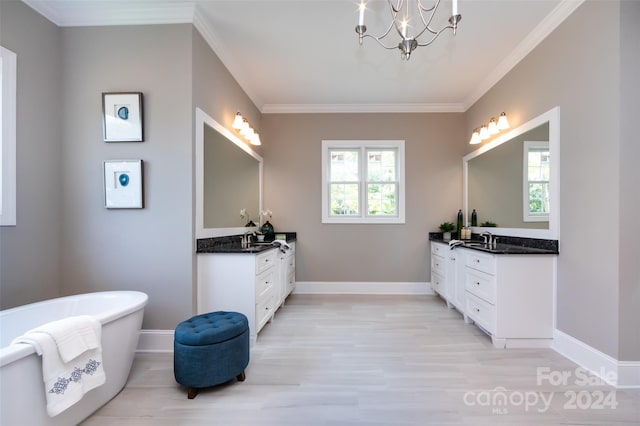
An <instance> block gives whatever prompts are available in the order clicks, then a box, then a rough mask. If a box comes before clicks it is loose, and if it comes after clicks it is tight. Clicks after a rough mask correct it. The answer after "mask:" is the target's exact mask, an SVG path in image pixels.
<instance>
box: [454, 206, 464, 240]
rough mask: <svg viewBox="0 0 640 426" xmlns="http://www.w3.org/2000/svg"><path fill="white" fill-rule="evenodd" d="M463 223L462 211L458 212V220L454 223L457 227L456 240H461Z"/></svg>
mask: <svg viewBox="0 0 640 426" xmlns="http://www.w3.org/2000/svg"><path fill="white" fill-rule="evenodd" d="M463 221H464V217H463V214H462V210H458V220H457V223H456V227H457V231H458V238H459V239H460V238H462V228H463V226H464V225H463Z"/></svg>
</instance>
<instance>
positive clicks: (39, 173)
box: [0, 0, 64, 309]
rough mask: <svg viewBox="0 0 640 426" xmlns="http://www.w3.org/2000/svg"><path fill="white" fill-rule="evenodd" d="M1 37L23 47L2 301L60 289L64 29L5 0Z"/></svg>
mask: <svg viewBox="0 0 640 426" xmlns="http://www.w3.org/2000/svg"><path fill="white" fill-rule="evenodd" d="M0 43H1V44H2V46H4V47H6V48H7V49H9V50H12V51H13V52H15V53H16V54H17V67H18V81H17V85H18V87H17V114H16V115H17V129H16V132H17V141H16V150H17V159H16V161H17V168H16V169H17V176H16V179H17V182H16V184H17V206H16V214H17V225H16V226H3V227H0V308H1V309H6V308H10V307H13V306H17V305H22V304H26V303H30V302H36V301H39V300H43V299H49V298H51V297H56V296H57V295H58V294H59V291H60V253H61V240H60V239H61V233H60V221H61V214H62V210H61V207H62V199H61V196H62V191H61V186H62V185H61V183H62V179H61V175H62V168H61V167H60V164H61V159H62V124H61V123H62V117H63V110H64V108H63V107H64V104H63V103H62V93H63V92H62V87H61V86H62V67H61V65H62V60H61V56H60V52H61V48H60V43H61V42H60V33H59V31H58V28H57V27H56V26H55V25H53V24H52V23H51V22H49V21H48V20H46V19H45V18H43V17H42V16H40V15H39V14H37V13H35V12H34V11H33V10H31V9H30V8H29V7H27V6H25V5H24V3H22V2H18V1H4V0H3V1H0Z"/></svg>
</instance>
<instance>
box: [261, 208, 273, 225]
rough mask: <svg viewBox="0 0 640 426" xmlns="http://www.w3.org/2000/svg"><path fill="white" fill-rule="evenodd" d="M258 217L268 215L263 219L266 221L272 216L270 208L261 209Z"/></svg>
mask: <svg viewBox="0 0 640 426" xmlns="http://www.w3.org/2000/svg"><path fill="white" fill-rule="evenodd" d="M260 217H262V218H265V217H268V219H266V220H265V222H268V221H269V220H271V218H272V217H273V212H272V211H271V210H269V209H267V210H262V211H261V212H260Z"/></svg>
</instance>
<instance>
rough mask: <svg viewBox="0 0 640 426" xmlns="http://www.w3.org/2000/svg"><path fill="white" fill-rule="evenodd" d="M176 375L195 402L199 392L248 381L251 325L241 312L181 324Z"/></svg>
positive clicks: (175, 346) (199, 317)
mask: <svg viewBox="0 0 640 426" xmlns="http://www.w3.org/2000/svg"><path fill="white" fill-rule="evenodd" d="M173 349H174V352H173V374H174V376H175V378H176V381H177V382H178V383H180V384H181V385H183V386H186V387H187V388H188V390H187V397H188V398H189V399H193V398H195V397H196V395H197V394H198V389H199V388H206V387H209V386H214V385H219V384H221V383H225V382H228V381H229V380H231V379H233V378H234V377H235V378H237V379H238V380H239V381H241V382H242V381H244V379H245V374H244V369H245V368H246V367H247V365H249V322H248V321H247V317H245V316H244V315H243V314H241V313H238V312H222V311H219V312H210V313H208V314H202V315H196V316H194V317H191V318H189V319H188V320H186V321H183V322H181V323H180V324H178V326H177V327H176V330H175V335H174V341H173Z"/></svg>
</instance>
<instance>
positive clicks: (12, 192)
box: [0, 46, 16, 225]
mask: <svg viewBox="0 0 640 426" xmlns="http://www.w3.org/2000/svg"><path fill="white" fill-rule="evenodd" d="M0 99H1V100H2V101H1V102H0V225H15V224H16V54H15V53H13V52H11V51H10V50H7V49H5V48H4V47H1V46H0Z"/></svg>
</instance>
